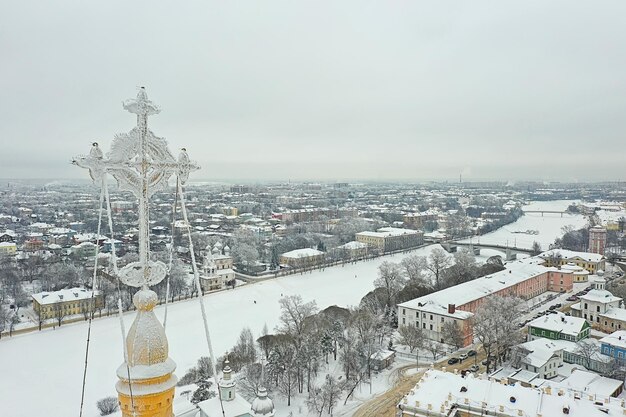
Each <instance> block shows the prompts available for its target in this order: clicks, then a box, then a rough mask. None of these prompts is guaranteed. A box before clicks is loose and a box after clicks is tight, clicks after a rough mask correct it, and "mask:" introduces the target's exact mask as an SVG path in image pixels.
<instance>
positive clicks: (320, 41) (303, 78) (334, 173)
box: [0, 0, 626, 181]
mask: <svg viewBox="0 0 626 417" xmlns="http://www.w3.org/2000/svg"><path fill="white" fill-rule="evenodd" d="M625 16H626V2H624V1H623V0H616V1H602V2H592V1H571V0H570V1H545V0H541V1H516V2H509V1H487V2H482V1H458V2H448V1H428V2H426V1H415V0H387V1H369V0H339V1H338V0H333V1H326V0H316V1H304V0H298V1H293V0H285V1H275V0H256V1H206V0H204V1H200V0H194V1H191V0H188V1H167V2H165V1H127V0H107V1H84V0H75V1H69V0H55V1H32V0H21V1H11V2H10V1H8V0H5V1H4V2H2V5H1V6H0V142H1V147H0V178H42V177H44V178H45V177H47V178H85V177H86V175H87V174H86V172H84V171H83V170H81V169H79V168H77V167H73V166H71V165H69V164H68V161H69V160H70V159H71V157H72V156H73V155H76V154H81V153H86V152H88V150H89V146H90V143H91V142H92V141H93V140H98V141H99V142H100V144H101V146H102V148H103V149H104V150H105V151H106V150H108V148H109V146H110V143H111V139H112V137H113V134H114V133H117V132H124V131H128V130H130V129H131V128H132V127H133V125H134V123H135V120H134V118H133V115H131V114H130V113H127V112H126V111H124V110H123V109H122V107H121V101H122V100H124V99H127V98H131V97H134V96H135V95H136V88H137V86H140V85H145V86H146V87H147V88H148V94H149V96H150V98H151V99H152V100H154V101H155V102H156V103H157V104H159V105H161V107H162V110H163V111H162V113H161V114H159V115H157V116H155V117H153V118H152V119H151V128H152V129H153V131H154V132H155V133H156V134H157V135H159V136H164V137H166V138H167V140H168V142H169V144H170V148H171V149H173V150H176V149H177V148H180V147H182V146H186V147H187V148H188V151H189V154H190V156H191V157H192V159H196V160H197V161H198V162H199V163H200V164H201V165H202V168H203V169H202V171H200V172H199V173H196V174H195V175H194V178H196V179H235V180H236V179H240V180H244V179H249V180H254V179H258V180H264V179H285V180H286V179H292V180H298V179H320V180H331V181H332V180H342V179H374V180H387V179H407V180H419V179H456V178H458V175H459V173H461V172H462V173H463V174H464V178H466V179H468V180H469V179H484V178H493V179H503V180H509V179H543V180H578V181H590V180H604V179H613V180H616V179H622V180H623V179H625V178H624V177H625V175H624V173H625V172H626V170H625V169H624V165H625V164H624V162H625V161H626V146H625V139H626V117H625V115H626V23H625V22H626V20H625Z"/></svg>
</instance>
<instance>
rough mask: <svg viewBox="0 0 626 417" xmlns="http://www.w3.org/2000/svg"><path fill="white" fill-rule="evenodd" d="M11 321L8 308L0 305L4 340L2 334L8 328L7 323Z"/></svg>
mask: <svg viewBox="0 0 626 417" xmlns="http://www.w3.org/2000/svg"><path fill="white" fill-rule="evenodd" d="M8 321H9V312H8V311H7V309H6V307H5V306H3V305H2V304H0V339H1V338H2V332H3V331H4V329H5V328H6V325H7V322H8Z"/></svg>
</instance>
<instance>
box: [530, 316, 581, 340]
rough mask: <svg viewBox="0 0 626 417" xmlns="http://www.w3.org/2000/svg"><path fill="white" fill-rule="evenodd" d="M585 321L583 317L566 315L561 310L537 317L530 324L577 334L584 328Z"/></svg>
mask: <svg viewBox="0 0 626 417" xmlns="http://www.w3.org/2000/svg"><path fill="white" fill-rule="evenodd" d="M585 322H586V320H585V319H583V318H581V317H572V316H566V315H565V314H564V313H561V312H560V311H559V312H557V313H556V314H546V315H545V316H542V317H539V318H536V319H535V320H533V321H531V322H530V323H528V326H529V327H539V328H541V329H545V330H551V331H555V332H559V333H564V334H569V335H574V336H576V335H578V334H579V333H580V332H581V331H582V330H583V328H584V326H585Z"/></svg>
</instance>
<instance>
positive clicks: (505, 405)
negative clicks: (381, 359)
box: [399, 369, 624, 417]
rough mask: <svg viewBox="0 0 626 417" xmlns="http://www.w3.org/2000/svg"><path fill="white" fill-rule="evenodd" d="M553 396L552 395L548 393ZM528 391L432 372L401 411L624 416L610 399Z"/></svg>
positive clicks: (615, 402)
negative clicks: (456, 410) (591, 398)
mask: <svg viewBox="0 0 626 417" xmlns="http://www.w3.org/2000/svg"><path fill="white" fill-rule="evenodd" d="M548 392H550V393H548ZM548 392H546V390H541V389H538V388H527V387H523V386H521V385H519V384H515V385H505V384H501V383H499V382H496V381H492V380H488V379H479V378H475V377H474V376H473V375H471V374H470V375H468V376H466V377H465V378H463V377H461V375H457V374H452V373H448V372H442V371H438V370H434V369H431V370H428V371H427V372H426V373H425V374H424V376H423V377H422V379H421V380H420V381H419V382H418V384H417V385H416V386H415V388H414V389H412V390H411V392H410V393H409V394H407V395H406V396H405V397H404V399H403V401H402V402H401V403H400V404H399V408H400V409H402V410H407V411H408V412H407V413H406V414H405V415H411V414H410V413H411V411H412V410H415V409H416V408H418V409H420V415H426V414H427V412H428V411H429V410H432V411H433V414H435V413H442V414H444V415H448V414H454V413H453V411H454V410H455V409H468V408H469V409H474V410H475V412H476V413H480V412H482V411H485V414H487V413H488V414H489V415H495V414H496V413H497V412H499V413H500V415H508V416H518V415H522V416H537V415H542V416H546V417H547V416H561V415H564V414H567V415H568V416H569V417H606V416H609V417H617V416H623V415H624V414H623V411H622V410H623V408H622V407H623V404H622V401H623V400H619V399H615V398H613V399H610V398H607V401H606V402H604V401H600V402H599V404H596V403H595V401H594V400H589V398H588V397H585V396H580V397H581V398H580V399H575V398H574V395H575V394H574V391H570V390H563V393H562V395H559V393H558V391H556V390H551V391H548Z"/></svg>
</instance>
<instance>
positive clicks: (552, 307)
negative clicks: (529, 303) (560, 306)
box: [548, 304, 556, 311]
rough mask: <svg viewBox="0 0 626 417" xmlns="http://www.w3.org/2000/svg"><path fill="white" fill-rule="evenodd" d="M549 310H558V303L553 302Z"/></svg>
mask: <svg viewBox="0 0 626 417" xmlns="http://www.w3.org/2000/svg"><path fill="white" fill-rule="evenodd" d="M548 310H550V311H552V310H556V304H553V305H551V306H550V307H548Z"/></svg>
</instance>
